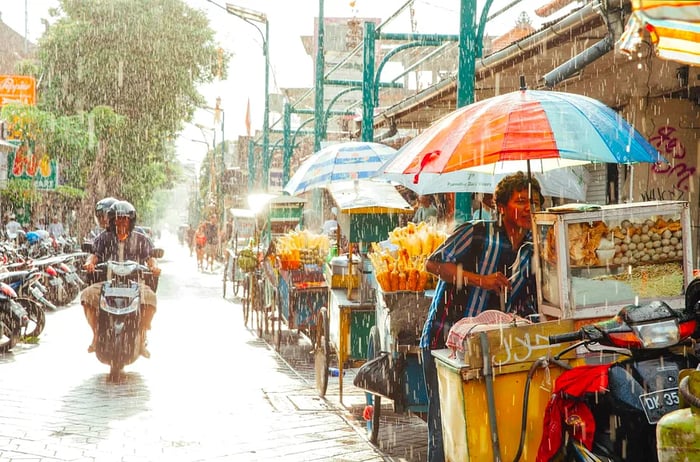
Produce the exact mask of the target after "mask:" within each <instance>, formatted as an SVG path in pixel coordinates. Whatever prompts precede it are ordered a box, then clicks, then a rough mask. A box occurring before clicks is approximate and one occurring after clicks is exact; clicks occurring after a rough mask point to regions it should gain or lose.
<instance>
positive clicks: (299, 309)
mask: <svg viewBox="0 0 700 462" xmlns="http://www.w3.org/2000/svg"><path fill="white" fill-rule="evenodd" d="M318 274H320V278H321V280H318V276H317V275H316V273H310V272H304V271H297V270H293V271H281V272H280V276H281V277H280V278H279V286H278V290H279V305H280V306H279V307H280V313H281V315H282V318H283V319H284V320H285V322H286V323H287V327H289V328H290V329H301V330H308V329H309V328H311V327H312V326H314V325H315V324H316V313H317V312H318V310H320V309H321V308H322V307H324V306H326V307H327V306H328V287H327V286H326V285H325V280H324V279H323V273H318Z"/></svg>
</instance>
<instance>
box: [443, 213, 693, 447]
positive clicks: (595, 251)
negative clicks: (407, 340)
mask: <svg viewBox="0 0 700 462" xmlns="http://www.w3.org/2000/svg"><path fill="white" fill-rule="evenodd" d="M688 207H689V206H688V203H687V202H675V201H658V202H640V203H628V204H615V205H606V206H590V205H585V204H571V205H566V206H560V207H553V208H550V209H548V210H547V211H544V212H537V213H535V214H534V216H533V220H534V226H533V239H534V244H535V246H534V248H535V257H534V271H535V276H536V282H537V292H538V302H539V310H540V318H541V319H542V321H543V322H541V323H538V324H532V325H526V326H511V325H504V324H497V325H493V326H490V328H491V329H492V330H489V331H487V332H478V333H474V334H470V335H469V336H467V338H466V339H465V342H464V343H465V344H464V346H463V351H462V352H461V353H460V352H458V353H456V354H455V352H454V351H452V350H450V349H445V350H435V351H433V352H432V354H433V356H434V357H435V359H436V367H437V373H438V382H439V393H440V408H441V413H442V425H443V443H444V449H445V459H446V460H455V461H456V460H492V459H493V458H494V454H495V453H496V452H498V457H501V458H502V459H503V460H512V459H513V458H514V456H515V455H516V454H519V455H522V460H533V458H534V456H535V455H536V453H537V448H538V445H539V441H540V437H541V434H542V417H543V410H544V408H545V404H546V402H547V401H548V399H549V397H550V394H551V390H552V387H553V385H554V381H555V379H556V377H558V376H559V375H560V373H561V372H562V371H563V369H562V368H561V367H560V366H559V365H556V364H550V366H549V367H545V368H542V367H539V368H536V367H533V365H535V363H536V362H537V361H538V360H539V359H540V358H543V357H545V356H547V355H549V354H550V353H553V352H552V348H553V347H550V346H549V344H548V341H547V337H548V336H550V335H553V334H559V333H564V332H571V331H574V330H576V329H578V328H579V327H580V326H581V325H582V324H588V323H590V322H592V321H595V320H598V319H601V318H608V317H611V316H613V315H615V314H617V313H618V312H619V310H620V309H621V308H622V307H623V306H626V305H629V304H642V303H645V302H648V301H651V300H655V299H660V300H663V301H664V302H666V303H668V304H669V305H670V306H672V307H674V308H681V307H683V306H684V303H685V297H684V295H683V294H684V290H685V287H686V286H687V284H688V282H689V281H690V280H691V279H692V257H691V252H690V249H691V243H690V241H691V238H690V229H691V228H690V213H689V208H688ZM562 347H564V346H563V345H557V346H556V348H557V350H560V349H561V348H562ZM579 353H580V354H579V355H578V356H577V357H576V358H575V359H574V360H573V361H572V364H570V365H576V364H580V363H586V362H589V361H610V360H614V358H615V355H612V354H609V355H603V354H602V353H601V352H596V353H595V354H591V355H586V354H584V353H585V352H579ZM528 379H529V380H531V384H530V386H529V388H525V390H528V389H529V395H528V398H527V401H525V398H524V393H523V388H524V384H525V383H526V381H527V380H528ZM525 402H526V404H527V406H524V403H525ZM523 413H526V414H525V415H527V426H526V427H523V425H524V424H523V423H522V422H521V419H520V418H519V417H518V416H522V415H523ZM514 416H516V417H515V418H514ZM484 423H488V426H485V425H484ZM523 428H524V429H525V430H522V429H523ZM521 436H522V437H523V441H522V445H521V444H520V442H519V440H520V438H521ZM494 460H495V459H494Z"/></svg>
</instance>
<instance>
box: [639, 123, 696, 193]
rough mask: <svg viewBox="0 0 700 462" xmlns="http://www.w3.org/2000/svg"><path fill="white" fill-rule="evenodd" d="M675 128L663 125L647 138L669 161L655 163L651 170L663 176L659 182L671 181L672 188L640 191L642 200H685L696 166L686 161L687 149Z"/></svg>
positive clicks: (667, 182) (666, 182)
mask: <svg viewBox="0 0 700 462" xmlns="http://www.w3.org/2000/svg"><path fill="white" fill-rule="evenodd" d="M675 132H676V128H674V127H670V126H668V125H665V126H663V127H660V128H659V129H658V130H657V131H656V134H655V135H654V136H652V137H650V138H649V142H650V143H651V144H652V146H654V147H655V148H656V149H657V150H658V151H659V152H660V153H661V155H662V156H664V157H665V158H666V160H668V162H669V163H667V164H666V163H656V164H654V165H652V167H651V170H652V171H653V172H654V173H656V174H657V175H661V176H664V177H665V180H664V181H663V182H661V184H669V183H672V184H673V187H672V189H668V188H652V189H649V190H647V191H645V192H643V193H642V200H645V201H652V200H686V199H687V197H686V194H687V193H688V191H689V190H690V182H691V180H692V178H693V176H694V175H695V172H696V171H697V168H696V167H694V166H692V165H688V164H687V163H686V154H687V149H686V147H685V145H684V144H683V142H681V141H680V140H679V139H678V138H677V136H676V133H675Z"/></svg>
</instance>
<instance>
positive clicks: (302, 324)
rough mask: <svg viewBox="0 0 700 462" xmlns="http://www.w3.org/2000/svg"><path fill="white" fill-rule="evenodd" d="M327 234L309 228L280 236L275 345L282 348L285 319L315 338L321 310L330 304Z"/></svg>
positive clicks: (310, 337) (312, 338)
mask: <svg viewBox="0 0 700 462" xmlns="http://www.w3.org/2000/svg"><path fill="white" fill-rule="evenodd" d="M329 246H330V243H329V240H328V236H325V235H321V234H315V233H312V232H310V231H308V230H300V231H296V230H295V231H290V232H288V233H287V234H285V235H284V236H280V237H278V238H277V242H276V253H277V267H278V269H279V284H278V297H277V302H278V304H277V316H276V321H277V329H276V330H275V329H273V333H274V334H275V338H274V344H275V346H276V348H277V350H278V351H279V349H280V344H281V338H282V329H281V327H282V325H281V323H282V321H284V322H285V323H286V324H287V327H288V328H289V330H290V331H291V330H293V329H297V331H299V332H303V333H305V334H306V335H307V336H308V337H309V339H310V340H311V342H312V343H313V342H314V341H315V339H316V317H317V314H318V311H319V310H320V309H321V308H323V307H327V306H328V284H327V283H326V279H325V275H324V272H323V265H324V264H325V260H326V256H327V255H328V250H329Z"/></svg>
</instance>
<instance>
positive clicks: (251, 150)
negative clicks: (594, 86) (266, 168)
mask: <svg viewBox="0 0 700 462" xmlns="http://www.w3.org/2000/svg"><path fill="white" fill-rule="evenodd" d="M254 186H255V143H254V142H253V138H252V137H250V138H249V139H248V191H249V192H250V191H252V190H253V187H254Z"/></svg>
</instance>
